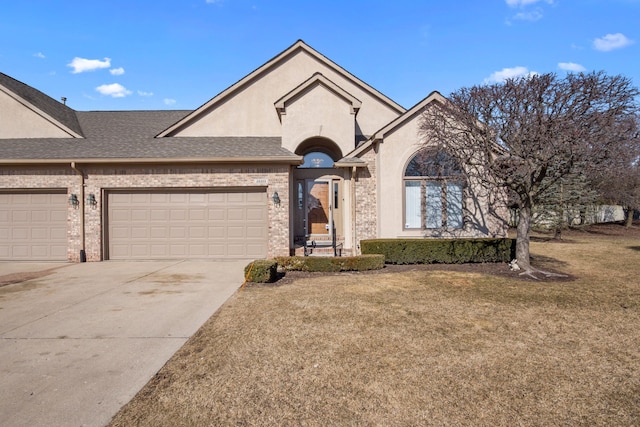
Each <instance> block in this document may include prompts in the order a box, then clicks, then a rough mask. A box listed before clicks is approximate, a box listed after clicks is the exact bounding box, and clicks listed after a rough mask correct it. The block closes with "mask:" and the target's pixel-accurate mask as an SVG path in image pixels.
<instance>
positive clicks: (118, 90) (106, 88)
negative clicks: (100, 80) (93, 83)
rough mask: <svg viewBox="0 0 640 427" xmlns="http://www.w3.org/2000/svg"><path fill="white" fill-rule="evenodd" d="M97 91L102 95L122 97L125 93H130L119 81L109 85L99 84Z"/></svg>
mask: <svg viewBox="0 0 640 427" xmlns="http://www.w3.org/2000/svg"><path fill="white" fill-rule="evenodd" d="M96 90H97V91H98V92H100V93H101V94H103V95H106V96H111V97H113V98H124V97H125V96H127V95H131V91H130V90H127V88H125V87H124V86H122V85H121V84H120V83H112V84H110V85H101V86H98V87H97V88H96Z"/></svg>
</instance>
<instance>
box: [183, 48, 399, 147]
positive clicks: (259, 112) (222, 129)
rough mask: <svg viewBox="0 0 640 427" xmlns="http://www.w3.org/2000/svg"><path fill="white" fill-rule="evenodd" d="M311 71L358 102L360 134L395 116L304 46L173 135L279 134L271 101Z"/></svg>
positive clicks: (393, 112)
mask: <svg viewBox="0 0 640 427" xmlns="http://www.w3.org/2000/svg"><path fill="white" fill-rule="evenodd" d="M315 73H321V74H323V75H324V76H325V77H327V78H328V79H329V80H331V81H333V82H334V83H335V84H337V85H338V86H340V87H341V88H343V89H344V90H345V91H347V92H348V93H350V94H352V95H353V96H355V97H356V98H358V99H359V100H360V101H362V107H361V109H360V112H359V113H358V116H357V121H358V125H359V127H360V129H361V130H362V133H363V134H365V135H368V134H371V133H373V132H375V131H376V130H378V129H379V128H381V127H382V126H383V125H385V124H386V123H388V122H389V121H391V120H392V119H394V118H395V117H397V116H398V114H399V113H398V112H397V111H395V110H393V109H392V108H390V107H389V106H388V105H385V104H384V103H383V102H382V101H381V100H379V99H377V98H376V97H374V96H372V95H371V94H370V93H369V92H368V91H366V90H365V89H364V88H363V87H362V86H360V85H358V84H357V83H356V82H355V81H354V80H352V79H347V78H345V77H344V76H343V74H341V73H338V72H336V71H335V70H334V69H333V68H332V67H330V66H329V65H328V64H326V63H324V62H320V61H319V60H318V59H317V58H316V57H314V56H313V55H311V54H310V53H309V52H306V51H305V50H304V49H298V50H296V51H294V52H293V53H292V54H291V55H289V56H287V57H285V58H283V59H282V60H281V61H279V62H278V63H276V64H274V65H273V66H272V67H271V68H269V69H268V70H265V72H264V73H262V74H261V75H258V76H256V77H255V78H254V79H253V80H252V81H251V82H248V83H246V84H245V85H244V86H243V87H241V88H240V89H239V90H237V91H235V92H234V93H233V94H232V95H229V96H228V97H227V98H225V100H224V102H221V103H218V104H215V105H212V106H211V110H210V111H208V112H206V114H205V115H203V116H202V117H201V118H200V119H199V120H198V121H196V122H194V123H190V124H189V125H188V126H187V127H185V128H184V129H181V130H180V131H178V132H177V133H176V134H175V136H279V135H281V128H280V121H279V119H278V114H277V112H276V109H275V107H274V102H276V101H277V100H278V99H280V98H281V97H283V96H284V95H286V94H287V93H289V92H290V91H291V90H292V89H294V88H295V87H297V86H298V85H300V84H302V83H303V82H304V81H305V80H307V79H308V78H310V77H311V76H312V75H313V74H315ZM327 125H329V124H327Z"/></svg>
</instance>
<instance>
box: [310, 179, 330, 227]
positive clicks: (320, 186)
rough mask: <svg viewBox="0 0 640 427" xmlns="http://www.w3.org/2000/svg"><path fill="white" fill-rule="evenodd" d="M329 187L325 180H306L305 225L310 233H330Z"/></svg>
mask: <svg viewBox="0 0 640 427" xmlns="http://www.w3.org/2000/svg"><path fill="white" fill-rule="evenodd" d="M329 192H330V187H329V182H327V181H307V203H306V205H307V206H306V207H307V209H306V213H307V227H308V232H309V234H310V235H324V236H326V235H330V230H331V206H330V200H331V198H330V197H329V195H330V194H329Z"/></svg>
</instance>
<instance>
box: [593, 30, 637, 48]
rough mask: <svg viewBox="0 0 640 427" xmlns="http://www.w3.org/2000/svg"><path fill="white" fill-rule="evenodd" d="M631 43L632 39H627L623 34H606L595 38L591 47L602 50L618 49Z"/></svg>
mask: <svg viewBox="0 0 640 427" xmlns="http://www.w3.org/2000/svg"><path fill="white" fill-rule="evenodd" d="M630 44H633V40H629V39H628V38H627V37H626V36H625V35H624V34H622V33H616V34H607V35H606V36H603V37H600V38H597V39H595V40H594V41H593V48H594V49H595V50H599V51H602V52H609V51H610V50H614V49H620V48H623V47H625V46H629V45H630Z"/></svg>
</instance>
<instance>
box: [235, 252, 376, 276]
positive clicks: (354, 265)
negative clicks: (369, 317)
mask: <svg viewBox="0 0 640 427" xmlns="http://www.w3.org/2000/svg"><path fill="white" fill-rule="evenodd" d="M278 265H280V266H281V267H282V268H283V269H284V270H286V271H294V270H295V271H318V272H338V271H366V270H377V269H380V268H384V255H380V254H371V255H360V256H352V257H301V256H288V257H276V258H275V259H260V260H256V261H253V262H251V263H250V264H249V265H247V266H246V267H245V268H244V277H245V279H246V281H247V282H256V283H271V282H275V281H276V279H277V277H278Z"/></svg>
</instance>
